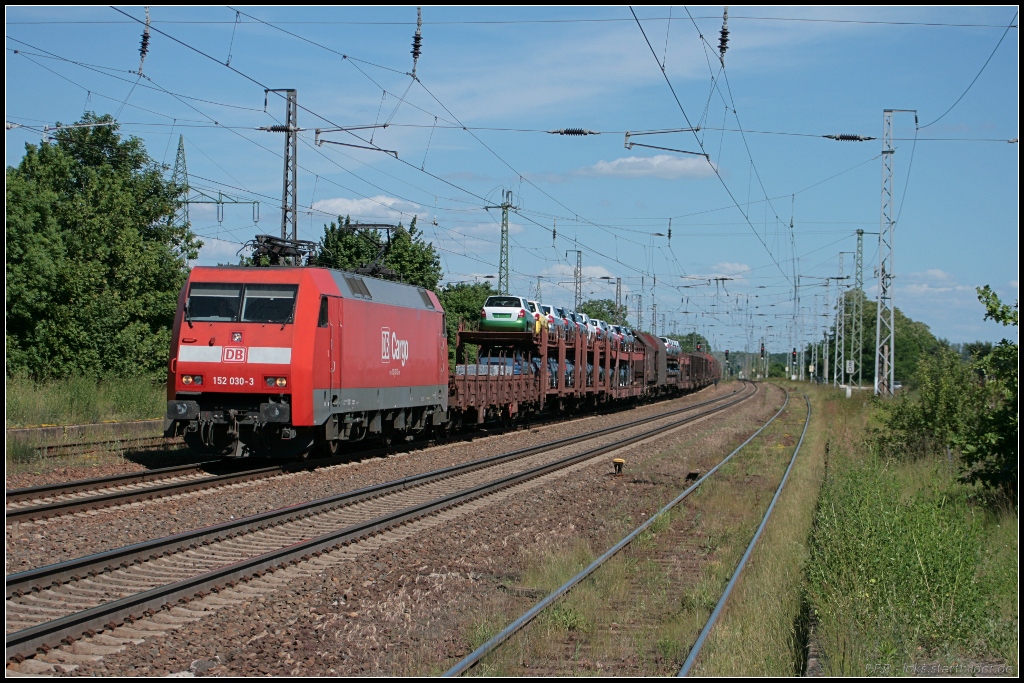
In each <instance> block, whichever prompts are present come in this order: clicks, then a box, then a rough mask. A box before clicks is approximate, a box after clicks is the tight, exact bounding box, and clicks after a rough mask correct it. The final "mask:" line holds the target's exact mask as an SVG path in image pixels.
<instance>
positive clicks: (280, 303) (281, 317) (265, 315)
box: [242, 285, 299, 324]
mask: <svg viewBox="0 0 1024 683" xmlns="http://www.w3.org/2000/svg"><path fill="white" fill-rule="evenodd" d="M298 289H299V288H298V287H297V286H296V285H246V286H245V297H244V302H243V304H242V322H244V323H282V324H284V323H289V322H291V321H292V315H293V311H294V310H295V293H296V292H297V291H298Z"/></svg>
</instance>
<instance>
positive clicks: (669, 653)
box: [657, 636, 683, 664]
mask: <svg viewBox="0 0 1024 683" xmlns="http://www.w3.org/2000/svg"><path fill="white" fill-rule="evenodd" d="M657 647H658V654H660V655H661V658H662V660H664V661H665V662H668V663H671V664H676V663H680V664H681V663H682V661H683V657H682V653H683V646H682V645H681V644H680V643H679V641H678V640H674V639H672V638H667V637H665V636H662V637H661V638H659V639H658V643H657Z"/></svg>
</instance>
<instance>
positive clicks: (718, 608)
mask: <svg viewBox="0 0 1024 683" xmlns="http://www.w3.org/2000/svg"><path fill="white" fill-rule="evenodd" d="M804 401H806V402H807V419H806V420H805V421H804V431H803V433H801V434H800V441H799V442H797V444H796V448H795V449H794V450H793V457H792V458H791V459H790V461H789V467H787V468H786V473H785V474H784V475H782V481H781V482H780V483H779V488H778V490H776V491H775V496H774V497H773V498H772V502H771V504H770V505H769V506H768V510H767V511H766V512H765V513H764V519H762V520H761V524H760V526H758V527H757V531H756V532H755V533H754V538H752V539H751V540H750V545H748V546H747V550H746V552H745V553H743V557H741V558H740V562H739V564H738V565H737V566H736V571H735V572H733V575H732V578H731V579H729V583H728V585H726V587H725V591H724V592H723V593H722V597H721V598H719V600H718V604H717V605H715V609H714V611H712V612H711V616H710V617H708V621H707V623H706V624H704V628H703V629H701V632H700V635H699V636H698V637H697V642H695V643H694V644H693V647H692V648H690V654H689V655H688V656H687V657H686V661H685V662H683V666H682V668H680V669H679V673H678V674H676V677H677V678H682V677H684V676H687V675H688V674H689V673H690V669H692V668H693V665H694V663H695V662H696V661H697V656H698V655H699V654H700V650H701V648H702V647H704V642H705V641H706V640H707V637H708V634H709V633H711V629H712V628H713V627H714V625H715V622H716V621H718V616H719V615H720V614H721V613H722V608H724V607H725V603H726V602H727V601H728V600H729V595H730V594H731V593H732V589H733V588H734V587H735V586H736V582H737V581H738V580H739V578H740V573H741V572H742V571H743V568H744V567H746V566H747V560H749V559H750V555H751V553H753V552H754V546H755V545H757V541H758V539H759V538H761V532H763V531H764V528H765V526H766V525H767V524H768V518H769V517H771V514H772V510H774V509H775V503H776V502H778V500H779V496H780V495H782V487H783V486H785V485H786V480H787V479H789V473H790V472H791V471H792V469H793V465H794V464H795V463H796V456H797V454H798V453H799V452H800V447H801V446H802V445H803V443H804V437H805V436H807V427H808V426H809V425H810V424H811V401H810V399H808V398H807V394H804Z"/></svg>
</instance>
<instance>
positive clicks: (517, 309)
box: [480, 294, 536, 332]
mask: <svg viewBox="0 0 1024 683" xmlns="http://www.w3.org/2000/svg"><path fill="white" fill-rule="evenodd" d="M535 323H536V320H535V318H534V315H533V313H532V312H530V305H529V304H528V303H527V301H526V299H524V298H523V297H521V296H509V295H507V294H503V295H500V296H489V297H487V301H485V302H484V307H483V310H481V311H480V329H481V330H482V331H485V332H487V331H502V332H532V331H533V328H534V325H535Z"/></svg>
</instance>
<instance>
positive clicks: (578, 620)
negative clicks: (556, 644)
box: [547, 603, 591, 632]
mask: <svg viewBox="0 0 1024 683" xmlns="http://www.w3.org/2000/svg"><path fill="white" fill-rule="evenodd" d="M547 618H548V623H549V624H550V625H551V626H552V627H554V628H556V629H559V630H561V631H577V632H587V631H589V630H590V626H591V624H590V622H589V621H588V620H587V619H586V617H584V616H583V614H582V613H581V612H580V611H579V610H577V609H576V608H575V607H571V606H568V605H565V604H561V603H560V604H557V605H555V606H554V607H552V608H551V609H550V610H548V612H547Z"/></svg>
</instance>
